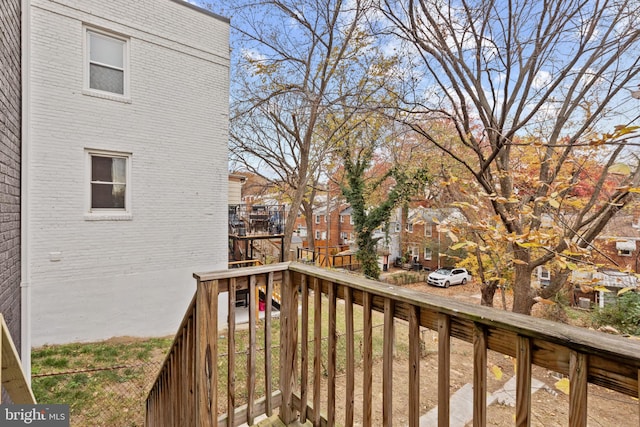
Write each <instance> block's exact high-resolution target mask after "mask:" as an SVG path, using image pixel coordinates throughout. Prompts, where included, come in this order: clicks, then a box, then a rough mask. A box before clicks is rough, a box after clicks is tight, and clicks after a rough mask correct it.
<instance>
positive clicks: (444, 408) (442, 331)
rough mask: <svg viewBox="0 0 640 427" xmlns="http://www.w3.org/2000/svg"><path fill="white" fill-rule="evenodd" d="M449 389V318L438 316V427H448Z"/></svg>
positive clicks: (442, 315)
mask: <svg viewBox="0 0 640 427" xmlns="http://www.w3.org/2000/svg"><path fill="white" fill-rule="evenodd" d="M450 387H451V318H450V317H449V316H447V315H446V314H443V313H440V314H438V426H440V427H449V418H450V413H451V412H450V400H449V399H450V397H449V393H450V390H449V389H450Z"/></svg>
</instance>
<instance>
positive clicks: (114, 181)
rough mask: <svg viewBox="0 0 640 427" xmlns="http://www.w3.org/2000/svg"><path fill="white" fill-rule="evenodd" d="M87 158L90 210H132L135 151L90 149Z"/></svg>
mask: <svg viewBox="0 0 640 427" xmlns="http://www.w3.org/2000/svg"><path fill="white" fill-rule="evenodd" d="M87 159H88V171H89V191H88V199H89V202H88V205H89V209H88V211H89V213H106V214H126V213H129V212H130V205H131V198H130V188H129V176H130V163H131V154H128V153H114V152H108V151H87Z"/></svg>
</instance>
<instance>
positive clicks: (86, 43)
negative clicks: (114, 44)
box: [82, 26, 131, 103]
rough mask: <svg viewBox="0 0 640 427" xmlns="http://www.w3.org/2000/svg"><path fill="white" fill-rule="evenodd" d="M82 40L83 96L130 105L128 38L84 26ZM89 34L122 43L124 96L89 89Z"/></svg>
mask: <svg viewBox="0 0 640 427" xmlns="http://www.w3.org/2000/svg"><path fill="white" fill-rule="evenodd" d="M82 33H83V38H82V45H83V58H82V61H83V74H84V79H83V80H84V81H83V86H82V93H83V95H89V96H95V97H98V98H104V99H110V100H112V101H119V102H124V103H131V96H130V92H129V90H130V85H129V80H130V79H129V76H130V74H131V67H130V61H129V45H130V43H131V41H130V39H129V38H128V37H125V36H123V35H121V34H116V33H112V32H109V31H105V30H101V29H98V28H94V27H88V26H84V27H83V32H82ZM89 33H95V34H100V35H103V36H106V37H111V38H113V39H116V40H120V41H122V42H124V47H123V50H124V52H123V56H124V57H123V59H122V61H123V65H122V69H123V73H124V76H123V78H124V82H123V84H124V94H122V95H121V94H118V93H113V92H107V91H103V90H99V89H93V88H91V87H89V61H90V52H89V46H90V44H89Z"/></svg>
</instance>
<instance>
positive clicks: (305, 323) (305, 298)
mask: <svg viewBox="0 0 640 427" xmlns="http://www.w3.org/2000/svg"><path fill="white" fill-rule="evenodd" d="M300 287H301V288H302V319H301V322H300V327H301V328H302V329H301V337H300V339H301V342H300V370H301V373H300V422H301V423H303V424H304V423H305V422H307V401H308V395H309V391H308V387H309V287H308V285H307V276H306V275H302V279H301V281H300Z"/></svg>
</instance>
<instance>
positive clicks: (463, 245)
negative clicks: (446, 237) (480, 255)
mask: <svg viewBox="0 0 640 427" xmlns="http://www.w3.org/2000/svg"><path fill="white" fill-rule="evenodd" d="M467 246H469V242H459V243H456V244H455V245H452V246H451V247H450V248H449V249H451V250H452V251H457V250H458V249H462V248H466V247H467Z"/></svg>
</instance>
